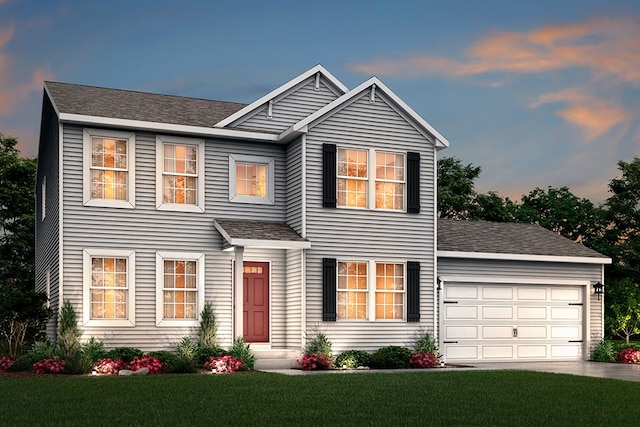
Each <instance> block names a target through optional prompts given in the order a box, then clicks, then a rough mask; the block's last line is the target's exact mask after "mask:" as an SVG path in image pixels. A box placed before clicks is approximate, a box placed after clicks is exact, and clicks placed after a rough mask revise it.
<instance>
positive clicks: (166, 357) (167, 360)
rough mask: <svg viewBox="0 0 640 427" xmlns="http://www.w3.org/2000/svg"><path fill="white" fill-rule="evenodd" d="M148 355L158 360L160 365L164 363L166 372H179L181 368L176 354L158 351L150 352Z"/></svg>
mask: <svg viewBox="0 0 640 427" xmlns="http://www.w3.org/2000/svg"><path fill="white" fill-rule="evenodd" d="M146 355H147V356H153V357H155V358H157V359H158V360H159V361H160V363H162V366H163V367H164V371H165V372H172V373H173V372H178V371H177V368H178V367H179V363H180V360H179V359H178V355H177V354H175V353H174V352H172V351H167V350H158V351H150V352H148V353H147V354H146Z"/></svg>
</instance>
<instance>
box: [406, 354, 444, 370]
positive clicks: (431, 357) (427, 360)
mask: <svg viewBox="0 0 640 427" xmlns="http://www.w3.org/2000/svg"><path fill="white" fill-rule="evenodd" d="M409 365H411V367H412V368H435V367H436V366H438V365H440V359H438V356H436V355H435V354H431V353H419V352H415V353H413V354H412V355H411V359H409Z"/></svg>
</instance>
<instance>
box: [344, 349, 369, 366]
mask: <svg viewBox="0 0 640 427" xmlns="http://www.w3.org/2000/svg"><path fill="white" fill-rule="evenodd" d="M370 360H371V355H370V354H369V353H367V352H366V351H362V350H347V351H345V352H343V353H341V354H340V356H338V357H337V358H336V366H337V367H339V368H342V367H345V366H346V367H347V369H356V368H357V367H358V366H369V362H370Z"/></svg>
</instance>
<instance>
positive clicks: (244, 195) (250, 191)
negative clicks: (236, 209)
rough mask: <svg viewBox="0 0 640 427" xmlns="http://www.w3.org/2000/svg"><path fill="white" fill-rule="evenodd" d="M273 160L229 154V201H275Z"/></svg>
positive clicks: (262, 202) (267, 202)
mask: <svg viewBox="0 0 640 427" xmlns="http://www.w3.org/2000/svg"><path fill="white" fill-rule="evenodd" d="M274 174H275V160H274V159H273V158H271V157H262V156H244V155H239V154H230V155H229V201H231V202H236V203H256V204H268V205H273V204H274V203H275V176H274Z"/></svg>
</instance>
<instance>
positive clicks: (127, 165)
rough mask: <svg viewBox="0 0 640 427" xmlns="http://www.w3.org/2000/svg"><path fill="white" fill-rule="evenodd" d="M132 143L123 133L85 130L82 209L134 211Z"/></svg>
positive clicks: (128, 135) (132, 137)
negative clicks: (131, 209) (104, 207)
mask: <svg viewBox="0 0 640 427" xmlns="http://www.w3.org/2000/svg"><path fill="white" fill-rule="evenodd" d="M134 139H135V138H134V136H133V134H130V133H126V132H118V131H107V130H97V129H85V130H84V133H83V145H84V148H83V151H84V179H83V181H84V185H83V198H84V204H85V205H88V206H110V207H119V208H133V207H134V205H135V203H134V197H135V189H134V188H135V182H134V180H135V172H134V165H135V161H134V154H133V151H134V150H133V147H134V144H135V142H134Z"/></svg>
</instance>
